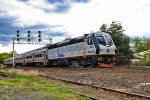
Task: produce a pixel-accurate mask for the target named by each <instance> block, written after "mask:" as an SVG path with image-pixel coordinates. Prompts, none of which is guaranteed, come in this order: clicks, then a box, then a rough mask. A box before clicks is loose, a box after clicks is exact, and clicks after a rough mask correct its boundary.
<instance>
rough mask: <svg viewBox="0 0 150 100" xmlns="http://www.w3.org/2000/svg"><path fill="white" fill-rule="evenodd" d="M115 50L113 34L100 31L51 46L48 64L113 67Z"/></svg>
mask: <svg viewBox="0 0 150 100" xmlns="http://www.w3.org/2000/svg"><path fill="white" fill-rule="evenodd" d="M115 50H116V47H115V45H114V42H113V40H112V38H111V36H110V35H109V34H107V33H104V32H99V31H98V32H95V33H91V34H85V35H84V36H81V37H77V38H73V39H68V40H66V41H63V42H61V43H57V44H53V45H51V46H49V47H48V65H52V66H53V65H56V66H61V65H63V66H71V65H73V66H75V65H77V66H85V67H86V66H93V67H94V66H96V65H98V66H100V67H112V66H114V65H115V61H116V54H115Z"/></svg>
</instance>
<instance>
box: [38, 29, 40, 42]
mask: <svg viewBox="0 0 150 100" xmlns="http://www.w3.org/2000/svg"><path fill="white" fill-rule="evenodd" d="M38 37H39V39H38V40H39V42H41V31H38Z"/></svg>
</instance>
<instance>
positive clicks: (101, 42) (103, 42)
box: [97, 36, 106, 45]
mask: <svg viewBox="0 0 150 100" xmlns="http://www.w3.org/2000/svg"><path fill="white" fill-rule="evenodd" d="M97 41H98V43H99V44H101V45H106V41H105V39H104V37H103V36H97Z"/></svg>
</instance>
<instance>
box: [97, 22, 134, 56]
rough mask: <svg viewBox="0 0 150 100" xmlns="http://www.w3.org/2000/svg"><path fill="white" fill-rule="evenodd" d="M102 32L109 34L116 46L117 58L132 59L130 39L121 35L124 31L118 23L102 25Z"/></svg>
mask: <svg viewBox="0 0 150 100" xmlns="http://www.w3.org/2000/svg"><path fill="white" fill-rule="evenodd" d="M100 30H101V31H102V32H106V33H109V34H110V35H111V37H112V39H113V41H114V43H115V45H116V48H117V55H118V56H130V57H133V51H132V49H131V47H130V41H131V39H130V37H128V36H127V35H125V34H123V32H124V31H125V30H124V29H123V27H122V25H121V23H120V22H115V21H112V23H111V24H110V25H107V24H102V26H101V27H100Z"/></svg>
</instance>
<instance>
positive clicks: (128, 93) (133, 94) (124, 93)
mask: <svg viewBox="0 0 150 100" xmlns="http://www.w3.org/2000/svg"><path fill="white" fill-rule="evenodd" d="M39 76H41V77H45V78H50V79H54V80H59V81H64V82H67V83H72V84H77V85H81V86H89V87H92V88H96V89H103V90H105V91H109V92H114V93H118V94H123V95H126V96H129V97H138V98H140V99H147V100H150V96H146V95H142V94H137V93H136V94H135V93H130V92H124V91H119V90H115V89H111V88H107V87H103V86H98V85H90V84H85V83H80V82H75V81H69V80H65V79H60V78H54V77H50V76H46V75H39ZM83 96H84V95H83ZM89 98H91V99H92V100H98V98H95V97H89Z"/></svg>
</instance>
